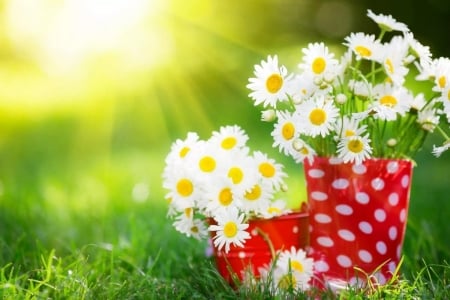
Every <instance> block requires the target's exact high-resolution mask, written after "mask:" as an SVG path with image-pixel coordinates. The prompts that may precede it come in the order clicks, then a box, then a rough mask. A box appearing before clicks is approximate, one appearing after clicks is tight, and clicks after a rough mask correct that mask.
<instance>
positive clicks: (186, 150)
mask: <svg viewBox="0 0 450 300" xmlns="http://www.w3.org/2000/svg"><path fill="white" fill-rule="evenodd" d="M189 150H191V149H190V148H189V147H183V148H182V149H181V150H180V152H179V155H180V157H185V156H186V154H188V152H189Z"/></svg>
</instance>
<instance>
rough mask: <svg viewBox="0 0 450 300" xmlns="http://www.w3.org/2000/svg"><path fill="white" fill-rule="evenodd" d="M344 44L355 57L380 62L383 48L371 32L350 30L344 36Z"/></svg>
mask: <svg viewBox="0 0 450 300" xmlns="http://www.w3.org/2000/svg"><path fill="white" fill-rule="evenodd" d="M345 41H346V43H344V45H346V46H347V47H348V48H349V49H351V50H352V51H353V53H354V54H355V55H356V59H357V60H360V59H367V60H373V61H376V62H380V61H381V58H382V57H383V52H382V50H383V48H382V46H381V43H380V42H379V41H378V40H375V36H374V35H373V34H371V35H368V34H365V33H363V32H357V33H354V32H352V33H351V34H350V36H347V37H346V38H345Z"/></svg>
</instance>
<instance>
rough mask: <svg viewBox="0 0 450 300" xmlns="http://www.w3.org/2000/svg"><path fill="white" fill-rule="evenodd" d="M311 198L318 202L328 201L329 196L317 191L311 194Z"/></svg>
mask: <svg viewBox="0 0 450 300" xmlns="http://www.w3.org/2000/svg"><path fill="white" fill-rule="evenodd" d="M311 198H313V199H314V200H316V201H324V200H327V199H328V195H327V194H325V193H323V192H318V191H315V192H312V193H311Z"/></svg>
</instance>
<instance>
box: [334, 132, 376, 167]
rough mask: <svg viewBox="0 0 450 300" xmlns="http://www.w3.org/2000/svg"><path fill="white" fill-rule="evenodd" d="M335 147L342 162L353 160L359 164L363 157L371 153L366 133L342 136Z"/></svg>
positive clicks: (365, 157)
mask: <svg viewBox="0 0 450 300" xmlns="http://www.w3.org/2000/svg"><path fill="white" fill-rule="evenodd" d="M337 147H338V150H337V152H338V157H339V158H341V159H342V160H343V161H344V163H347V162H351V163H353V162H354V163H355V164H361V163H362V162H363V161H364V160H365V159H367V158H370V155H371V154H372V148H371V147H370V139H369V136H368V135H365V136H358V135H352V136H349V137H345V138H342V139H341V140H340V142H339V144H338V146H337Z"/></svg>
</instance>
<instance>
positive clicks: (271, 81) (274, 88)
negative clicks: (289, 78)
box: [266, 73, 283, 94]
mask: <svg viewBox="0 0 450 300" xmlns="http://www.w3.org/2000/svg"><path fill="white" fill-rule="evenodd" d="M282 86H283V77H281V75H280V74H277V73H274V74H272V75H270V76H269V77H268V78H267V80H266V88H267V90H268V91H269V93H272V94H275V93H276V92H278V91H279V90H280V89H281V87H282Z"/></svg>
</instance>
